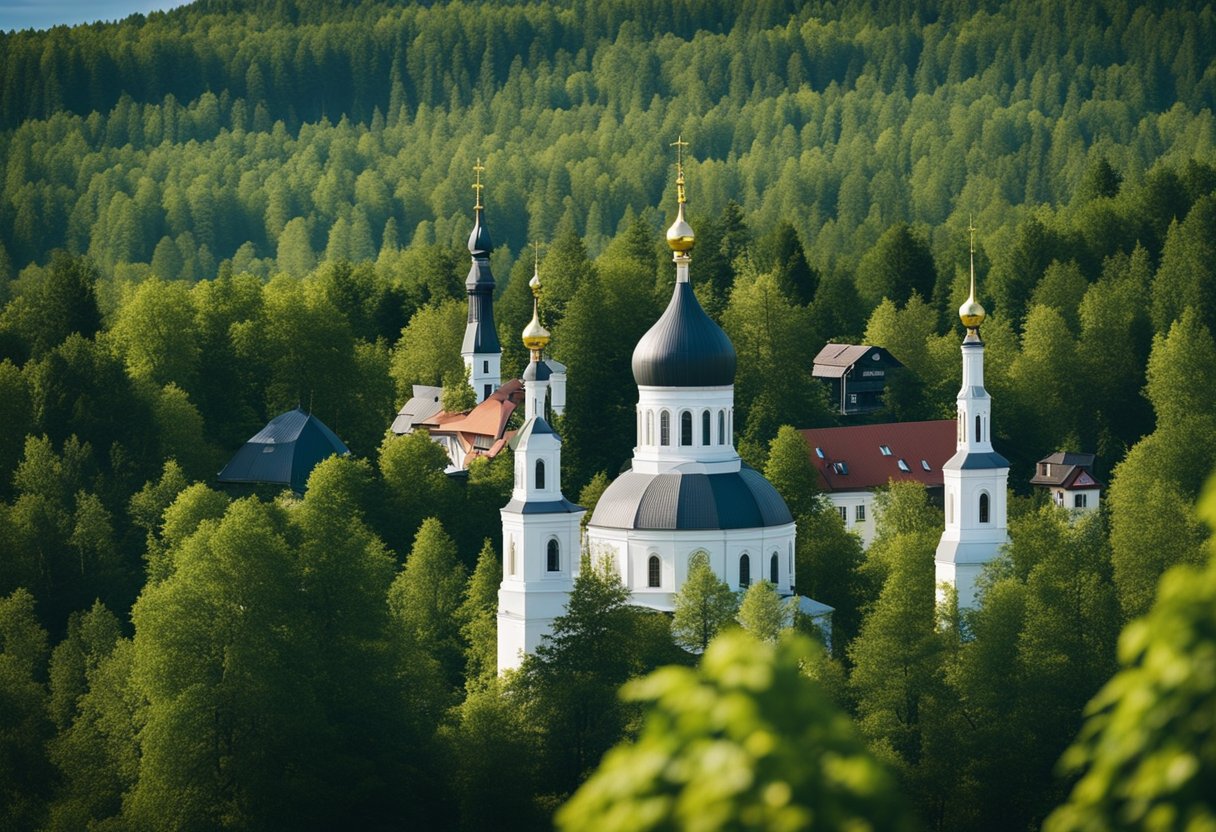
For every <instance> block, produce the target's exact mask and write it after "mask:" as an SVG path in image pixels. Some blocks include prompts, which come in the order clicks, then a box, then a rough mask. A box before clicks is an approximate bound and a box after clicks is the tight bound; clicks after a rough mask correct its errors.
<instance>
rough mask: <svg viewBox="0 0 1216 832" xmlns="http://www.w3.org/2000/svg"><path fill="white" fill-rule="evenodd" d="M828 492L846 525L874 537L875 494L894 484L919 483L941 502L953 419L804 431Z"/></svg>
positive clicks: (864, 537)
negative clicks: (878, 490)
mask: <svg viewBox="0 0 1216 832" xmlns="http://www.w3.org/2000/svg"><path fill="white" fill-rule="evenodd" d="M799 433H801V434H802V437H803V438H804V439H805V440H806V444H807V447H808V448H809V449H810V454H811V466H812V467H813V468H815V470H816V472H817V473H818V474H819V483H820V485H821V486H822V488H823V492H824V495H825V496H826V497H827V499H828V501H829V502H831V504H832V506H833V507H834V508H835V509H836V511H838V512H839V513H840V520H841V522H843V523H844V526H845V528H846V529H848V530H849V531H851V532H854V533H855V534H857V535H858V536H859V537H860V538H861V542H862V545H863V546H866V547H867V548H868V547H869V545H870V544H871V543H872V542H873V541H874V533H875V525H874V498H875V493H876V491H877V489H879V488H882V487H884V486H886V485H888V484H890V483H892V482H909V481H911V482H919V483H920V484H921V485H923V486H925V488H926V490H927V491H928V492H929V499H930V501H932V502H934V503H936V504H938V505H941V503H942V489H943V484H944V473H943V468H944V467H945V464H946V461H947V460H948V459H950V457H951V456H953V454H954V451H955V442H954V433H955V423H954V420H953V419H935V420H932V421H926V422H886V423H883V424H875V425H849V426H847V427H841V428H807V429H805V430H802V431H799Z"/></svg>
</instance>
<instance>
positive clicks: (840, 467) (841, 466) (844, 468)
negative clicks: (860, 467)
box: [832, 462, 849, 477]
mask: <svg viewBox="0 0 1216 832" xmlns="http://www.w3.org/2000/svg"><path fill="white" fill-rule="evenodd" d="M832 470H833V471H835V472H836V473H837V474H840V475H841V476H842V477H847V476H848V475H849V466H848V465H846V464H845V463H843V462H833V463H832Z"/></svg>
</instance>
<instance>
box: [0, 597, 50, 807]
mask: <svg viewBox="0 0 1216 832" xmlns="http://www.w3.org/2000/svg"><path fill="white" fill-rule="evenodd" d="M46 661H47V643H46V631H45V630H43V629H42V627H41V626H40V625H39V624H38V619H37V617H36V616H35V615H34V597H33V596H32V595H30V593H29V592H27V591H26V590H24V589H19V590H17V591H15V592H13V593H12V594H11V595H8V596H7V597H0V705H2V707H0V824H3V825H4V826H5V827H8V828H11V829H32V828H36V827H38V826H39V825H40V823H41V821H42V818H43V817H44V815H45V812H46V801H47V799H48V798H49V797H50V790H51V787H52V785H53V781H52V770H51V768H50V763H49V761H48V760H47V757H46V749H45V743H46V741H47V740H48V739H50V738H51V736H52V734H53V730H54V728H53V725H52V723H51V720H50V719H49V717H48V714H47V705H48V702H49V699H48V696H47V689H46Z"/></svg>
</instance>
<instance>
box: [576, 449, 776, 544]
mask: <svg viewBox="0 0 1216 832" xmlns="http://www.w3.org/2000/svg"><path fill="white" fill-rule="evenodd" d="M700 471H701V466H700V465H697V464H696V463H690V464H687V465H681V466H679V467H677V468H674V469H672V470H671V471H667V472H666V473H663V474H641V473H638V472H637V471H629V472H627V473H624V474H622V475H621V476H619V477H617V478H616V479H615V480H614V481H613V483H612V484H611V485H609V486H608V488H607V489H605V491H604V494H603V496H601V497H600V499H599V502H598V503H596V505H595V512H594V513H593V514H592V515H591V525H592V526H604V527H608V528H614V529H676V530H694V529H759V528H765V527H769V526H784V525H786V524H788V523H793V522H794V518H793V516H792V515H791V514H790V510H789V508H788V507H787V506H786V504H785V500H783V499H781V495H780V494H778V493H777V489H775V488H773V486H772V484H771V483H770V482H769V481H768V480H766V479H765V478H764V476H763V475H762V474H761V473H760V472H759V471H756V470H755V469H754V468H749V467H748V466H746V465H744V466H743V467H742V468H740V469H739V470H738V471H732V472H729V473H724V474H704V473H700Z"/></svg>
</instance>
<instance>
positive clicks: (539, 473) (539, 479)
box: [536, 459, 545, 491]
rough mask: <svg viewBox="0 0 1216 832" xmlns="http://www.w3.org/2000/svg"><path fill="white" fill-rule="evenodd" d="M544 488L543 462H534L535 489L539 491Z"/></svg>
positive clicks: (539, 460)
mask: <svg viewBox="0 0 1216 832" xmlns="http://www.w3.org/2000/svg"><path fill="white" fill-rule="evenodd" d="M544 487H545V461H544V460H543V459H538V460H536V488H537V490H538V491H539V490H540V489H543V488H544Z"/></svg>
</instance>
